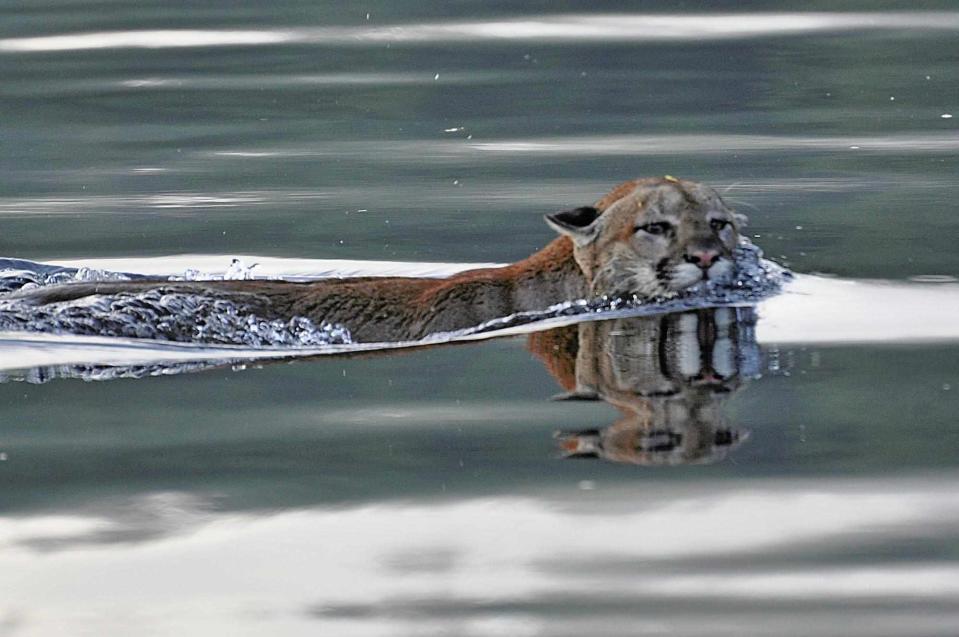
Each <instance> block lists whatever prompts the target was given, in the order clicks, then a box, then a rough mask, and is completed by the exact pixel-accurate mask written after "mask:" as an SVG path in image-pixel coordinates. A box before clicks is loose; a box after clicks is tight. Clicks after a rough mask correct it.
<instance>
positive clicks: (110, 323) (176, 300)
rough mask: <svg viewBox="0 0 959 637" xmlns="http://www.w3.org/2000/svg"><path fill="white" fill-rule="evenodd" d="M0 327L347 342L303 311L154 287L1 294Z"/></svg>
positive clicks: (275, 342)
mask: <svg viewBox="0 0 959 637" xmlns="http://www.w3.org/2000/svg"><path fill="white" fill-rule="evenodd" d="M0 330H24V331H31V332H48V333H54V334H61V333H69V334H79V335H87V336H115V337H122V338H140V339H152V340H160V341H179V342H191V343H204V344H211V345H243V346H247V347H254V348H262V347H321V346H325V345H335V344H347V343H350V342H351V338H350V333H349V331H348V330H346V329H345V328H343V327H342V326H339V325H332V324H330V323H325V322H324V323H321V324H320V325H315V324H314V323H313V322H312V321H311V320H309V319H307V318H304V317H292V318H290V319H289V320H285V321H284V320H279V319H274V320H268V319H264V318H262V317H259V316H257V315H256V314H255V313H254V310H253V308H251V307H249V306H246V305H243V304H242V303H237V302H235V301H233V300H228V299H226V298H224V297H222V296H218V295H216V294H215V293H213V292H210V293H209V294H204V295H198V294H185V293H182V292H173V291H169V290H168V289H164V288H156V289H151V290H146V291H144V292H138V293H122V294H114V295H95V296H90V297H86V298H83V299H79V300H77V301H69V302H63V303H50V304H48V305H42V306H39V307H38V306H33V305H29V304H26V303H23V302H21V301H18V300H9V299H8V300H0Z"/></svg>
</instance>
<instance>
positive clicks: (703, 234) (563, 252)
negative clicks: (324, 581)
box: [15, 178, 738, 342]
mask: <svg viewBox="0 0 959 637" xmlns="http://www.w3.org/2000/svg"><path fill="white" fill-rule="evenodd" d="M593 208H595V211H594V212H595V213H596V214H598V218H597V219H596V220H595V221H594V222H593V223H592V224H590V226H589V228H584V229H583V231H586V230H588V231H589V232H591V233H592V234H593V235H594V236H592V238H591V239H590V240H589V241H586V240H585V239H583V238H582V237H580V236H578V232H579V229H573V230H572V231H571V232H567V231H565V230H561V234H563V235H565V236H560V237H559V238H557V239H555V240H554V241H552V242H551V243H550V244H548V245H547V246H546V247H545V248H543V249H542V250H540V251H539V252H537V253H535V254H533V255H532V256H530V257H528V258H526V259H523V260H521V261H518V262H516V263H514V264H512V265H509V266H506V267H502V268H484V269H478V270H470V271H466V272H462V273H460V274H457V275H454V276H452V277H449V278H445V279H423V278H406V277H366V278H352V279H326V280H321V281H315V282H308V283H293V282H285V281H201V282H182V283H181V282H168V281H135V282H132V281H127V282H103V283H76V284H69V285H62V286H55V287H50V288H43V289H40V290H35V291H31V292H26V293H21V294H18V295H15V296H17V297H19V298H21V299H22V300H23V301H25V302H30V303H35V304H38V305H40V304H48V303H57V302H65V301H73V300H76V299H80V298H83V297H86V296H90V295H95V294H118V293H130V292H138V291H144V290H149V289H160V290H165V291H170V292H187V293H197V294H204V295H216V296H222V297H224V298H227V299H229V300H231V301H234V302H236V303H238V304H240V305H242V306H244V307H245V308H247V310H248V311H251V312H253V313H255V314H258V315H260V316H262V317H264V318H281V319H288V318H290V317H293V316H304V317H307V318H310V319H312V320H313V321H314V322H316V323H320V322H322V321H327V322H330V323H339V324H342V325H344V326H346V327H347V328H348V329H349V330H350V332H351V334H352V336H353V338H354V340H355V341H357V342H378V341H394V340H413V339H420V338H422V337H424V336H426V335H428V334H431V333H435V332H445V331H451V330H457V329H462V328H466V327H471V326H474V325H478V324H480V323H482V322H484V321H488V320H491V319H494V318H498V317H502V316H507V315H509V314H513V313H516V312H522V311H535V310H543V309H545V308H547V307H549V306H550V305H553V304H556V303H559V302H562V301H564V300H572V299H578V298H584V297H588V296H599V295H602V294H608V295H620V294H638V295H640V296H642V297H658V296H669V295H670V294H673V293H675V292H676V291H677V290H679V289H682V288H683V287H688V285H690V284H691V283H692V282H695V281H692V275H695V277H696V280H697V281H698V280H699V279H701V278H702V276H703V275H702V273H701V272H698V270H699V268H698V267H697V266H692V265H690V264H688V263H683V262H682V250H684V249H685V246H688V245H691V244H694V243H696V242H700V243H709V244H710V246H712V247H716V246H720V247H721V249H722V250H723V254H724V257H725V259H721V260H720V262H722V261H723V260H725V261H728V257H729V253H730V250H731V248H732V246H734V245H735V243H734V240H735V239H736V238H738V234H735V228H733V233H732V234H731V236H730V237H729V239H730V241H732V243H730V242H729V241H727V242H726V243H727V244H729V245H725V244H722V245H721V244H720V243H719V242H717V238H716V237H715V236H714V235H715V233H712V232H710V231H708V227H707V228H706V230H704V226H703V223H704V221H703V219H704V218H705V217H704V215H705V210H706V208H709V209H710V210H712V209H715V210H720V209H721V210H723V211H725V207H724V206H723V205H722V202H721V200H720V199H719V196H718V195H716V193H715V192H714V191H712V190H711V189H709V188H707V187H705V186H701V185H700V184H696V183H694V182H686V181H678V180H674V179H671V178H663V179H640V180H635V181H630V182H626V183H624V184H621V185H620V186H618V187H617V188H615V189H614V190H613V191H612V192H610V193H609V194H607V195H606V196H604V197H603V198H602V199H600V200H599V201H598V202H597V203H596V204H595V205H594V206H593ZM726 213H728V215H730V218H732V217H731V215H732V213H731V212H728V211H725V212H724V214H726ZM710 214H712V213H710ZM664 215H665V216H669V217H670V218H671V219H673V220H675V221H676V234H677V236H676V237H673V238H672V240H671V242H670V243H669V245H665V244H664V242H662V241H658V242H654V243H655V245H652V244H650V242H649V241H648V239H649V238H648V237H640V238H637V234H639V233H637V232H636V228H635V226H636V224H637V220H638V219H639V220H641V219H643V218H645V217H654V216H655V217H656V218H659V217H664ZM664 218H665V217H664ZM551 225H552V224H551ZM554 227H555V226H554ZM733 235H735V236H733ZM660 244H663V245H660ZM714 244H715V245H714ZM646 252H655V253H656V255H657V256H656V257H655V258H654V259H651V258H650V257H649V255H647V254H646ZM718 265H719V263H717V264H716V266H714V267H717V266H718ZM689 268H694V269H695V270H697V272H692V271H690V270H689Z"/></svg>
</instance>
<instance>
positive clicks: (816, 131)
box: [0, 0, 959, 636]
mask: <svg viewBox="0 0 959 637" xmlns="http://www.w3.org/2000/svg"><path fill="white" fill-rule="evenodd" d="M792 8H793V7H787V6H785V5H783V4H782V3H776V2H752V3H747V4H739V3H721V4H710V5H709V6H706V5H705V4H697V3H685V4H683V5H682V6H674V5H673V4H672V3H644V4H643V6H642V7H638V8H637V7H636V6H634V5H633V4H628V3H615V2H598V3H591V4H590V5H589V6H583V5H579V4H576V3H529V4H525V5H522V6H513V5H509V4H508V3H490V4H484V3H473V2H461V3H416V4H413V3H376V2H374V3H365V4H355V5H334V4H332V3H307V2H295V1H281V2H277V3H272V4H266V3H257V4H252V5H249V4H248V5H244V6H234V5H231V4H228V3H203V4H202V6H199V5H196V4H191V3H169V2H138V3H130V4H127V3H114V2H86V3H80V2H72V1H52V0H44V1H42V2H29V3H27V2H7V3H4V4H3V5H2V6H0V79H2V81H0V113H2V117H0V140H2V141H0V145H2V146H0V147H2V152H0V169H2V172H3V177H4V178H3V180H2V181H0V221H2V224H3V225H2V228H3V230H2V232H0V254H2V255H3V256H11V257H21V258H27V259H33V260H38V261H43V260H54V259H65V258H72V259H81V260H82V259H84V258H90V259H93V258H97V257H111V256H137V257H149V256H155V257H161V256H165V255H172V254H180V253H205V254H210V253H223V254H224V255H230V254H252V255H264V256H286V257H304V258H307V257H308V258H348V259H375V260H405V261H444V262H458V261H483V262H505V261H511V260H515V259H518V258H522V257H524V256H526V255H527V254H529V253H530V252H531V251H533V250H535V249H538V248H539V247H541V246H542V245H544V244H545V243H546V242H548V241H549V240H550V239H551V231H550V230H549V229H548V228H547V227H546V226H545V224H544V223H543V222H542V218H541V215H542V214H544V213H547V212H552V211H555V210H557V209H561V208H564V207H570V206H578V205H583V204H587V203H590V202H592V201H594V200H595V199H597V198H598V197H599V196H600V195H602V194H603V193H604V192H605V191H606V190H608V189H609V188H611V187H612V186H613V185H615V184H616V183H618V182H619V181H623V180H625V179H628V178H632V177H635V176H639V175H662V174H673V175H676V176H681V177H685V178H690V179H696V180H700V181H704V182H706V183H710V184H712V185H715V186H716V187H717V188H720V189H725V188H728V190H727V191H726V193H727V194H726V197H727V198H728V199H729V200H730V201H732V202H734V203H735V205H736V206H737V207H738V209H739V210H740V211H742V212H745V213H747V214H748V215H749V216H750V218H751V223H750V226H749V230H748V232H749V234H750V235H751V236H753V237H754V240H755V241H756V242H757V243H758V244H760V245H761V246H763V247H764V248H765V250H766V252H767V255H769V256H771V257H773V258H775V259H777V260H778V261H780V262H783V263H786V264H788V265H790V266H791V267H792V268H794V269H795V270H797V271H800V272H823V273H829V274H834V275H837V276H842V277H851V278H889V279H897V280H906V279H909V278H911V277H921V276H927V275H938V276H945V277H956V276H959V252H957V251H956V250H955V238H956V236H959V217H957V216H956V215H955V205H954V202H955V200H956V198H957V195H959V182H957V181H956V179H955V174H956V163H957V159H956V157H957V153H956V151H957V148H959V137H957V131H956V126H957V124H956V122H957V121H959V93H957V88H956V87H957V86H959V84H957V81H959V65H957V61H959V46H957V39H956V37H957V31H959V27H957V26H956V24H957V21H959V14H956V13H954V12H951V11H952V9H953V8H954V7H953V6H952V4H951V3H946V2H941V3H935V2H923V3H919V4H908V5H907V4H906V3H895V2H883V3H847V5H844V7H843V8H844V9H846V10H848V11H873V12H879V11H883V12H889V11H896V10H899V11H909V12H912V13H909V14H906V15H905V16H898V17H897V16H895V15H892V16H891V17H890V14H889V13H878V14H876V15H875V16H873V18H877V17H878V18H879V20H878V22H880V23H883V24H885V23H884V22H883V20H887V21H891V22H892V23H896V22H900V23H902V28H895V24H893V25H892V26H886V27H877V26H875V25H874V24H873V25H872V26H870V21H869V19H863V20H860V22H859V23H858V26H854V27H843V28H833V27H828V28H827V27H816V28H810V29H809V30H800V31H798V32H786V33H781V32H778V31H770V30H769V28H768V27H767V29H766V31H764V32H757V33H753V34H744V33H742V32H738V33H736V34H733V35H730V36H729V37H724V38H713V37H706V36H705V35H704V34H703V32H702V31H701V30H700V31H696V30H695V29H693V31H692V32H691V33H687V34H686V35H677V36H676V37H675V38H674V39H661V38H658V37H653V36H650V35H643V33H646V32H645V31H641V30H637V33H636V34H634V35H632V36H629V35H626V36H624V35H623V34H622V30H619V31H617V33H619V35H616V36H613V35H603V33H600V34H599V35H595V36H590V37H588V38H585V39H577V38H573V37H560V36H553V37H538V36H537V37H534V36H531V35H523V34H524V33H527V34H528V33H529V31H520V30H517V29H513V30H509V29H507V31H505V32H504V31H502V30H500V31H496V33H497V34H499V35H495V36H482V37H479V36H469V37H467V36H464V35H462V34H460V35H453V36H449V35H442V32H440V35H435V34H436V33H437V32H438V31H437V30H436V29H432V30H429V29H427V30H424V29H423V25H449V24H467V25H469V24H476V23H494V22H497V21H503V20H507V21H508V20H524V19H525V20H529V21H533V22H534V23H536V24H540V26H539V27H535V26H534V27H531V28H532V30H533V32H536V28H540V29H542V28H543V27H542V24H541V22H542V21H541V20H539V19H540V18H542V17H543V16H549V15H554V14H562V15H568V14H577V15H584V16H587V15H590V14H591V15H592V16H593V17H596V16H608V15H611V14H617V15H618V14H623V13H625V14H630V15H632V16H633V18H632V19H635V20H637V21H638V22H636V23H635V24H636V25H638V26H637V29H639V27H641V26H642V20H641V19H640V18H636V17H635V16H639V15H645V14H663V15H668V16H674V17H675V16H679V17H682V16H684V15H689V14H697V15H699V14H704V15H703V17H702V18H701V21H700V26H702V24H713V23H710V22H709V21H708V19H709V18H710V17H712V18H715V17H716V16H717V15H719V13H723V14H725V12H727V11H735V12H738V13H739V14H740V18H741V20H743V21H745V20H747V19H753V18H755V17H756V16H760V17H762V16H765V17H766V19H769V16H770V15H771V16H772V17H773V19H774V22H775V24H786V25H789V24H796V22H795V21H797V20H798V19H799V18H797V17H795V16H793V17H791V18H790V17H782V18H776V16H777V15H778V14H776V13H775V12H777V11H789V10H790V9H792ZM803 9H804V10H814V9H819V10H822V11H830V10H834V6H833V5H831V4H826V3H813V4H812V5H809V6H804V7H803ZM929 11H946V12H949V13H943V14H941V15H937V16H935V18H934V19H933V20H932V21H931V22H930V21H928V20H927V21H926V23H922V24H918V23H916V21H915V18H916V16H919V17H920V18H921V17H922V16H923V15H924V14H923V12H929ZM673 12H682V13H673ZM367 13H369V14H370V17H369V20H367V17H366V16H367ZM816 15H818V16H820V18H822V20H824V21H825V22H822V23H820V24H827V25H828V24H831V23H830V22H829V20H830V17H832V18H836V17H837V14H816ZM927 17H928V16H927ZM587 22H588V21H584V20H579V21H577V20H576V19H572V20H571V23H572V24H573V25H574V29H573V31H574V33H575V32H576V28H575V25H576V24H580V26H581V28H583V27H582V25H583V24H586V23H587ZM613 22H616V20H614V21H613ZM873 22H876V20H873ZM628 24H634V23H628ZM401 26H402V27H404V29H406V30H405V31H404V30H402V29H397V30H394V31H391V32H390V33H392V34H393V35H391V36H389V37H380V38H379V39H377V38H370V37H369V33H370V32H369V31H368V30H369V29H375V28H379V27H401ZM674 26H675V25H674ZM680 26H681V27H682V28H684V29H688V28H689V23H680ZM694 26H695V24H694ZM603 28H606V29H609V28H610V27H609V25H608V24H607V25H606V26H605V27H603ZM676 28H678V27H676ZM159 29H194V30H201V31H203V30H205V31H213V32H223V31H236V30H240V31H244V32H255V33H260V34H262V33H264V32H266V33H268V34H273V36H276V34H280V35H282V36H283V37H275V38H274V40H273V41H270V42H268V43H261V44H255V43H249V42H248V43H245V44H244V43H238V44H228V45H223V46H212V45H210V44H209V43H207V44H202V43H201V44H197V45H195V46H182V47H171V46H168V44H169V43H170V42H171V41H172V40H171V39H170V38H171V37H172V36H169V35H167V36H162V35H161V36H152V35H150V34H147V33H140V34H138V35H135V36H131V37H133V38H134V40H135V39H136V38H144V41H146V40H148V39H149V38H153V37H158V38H159V40H157V42H158V43H159V44H156V45H154V46H152V47H149V48H138V47H134V48H129V47H126V48H125V47H107V46H105V44H108V43H109V42H110V41H111V40H110V39H109V37H108V36H109V34H111V33H112V34H116V33H123V32H132V31H137V32H145V31H151V30H159ZM314 29H326V31H319V32H314V31H311V30H314ZM417 29H419V30H417ZM665 29H666V27H661V28H660V29H654V30H653V31H651V33H653V35H656V33H660V34H661V33H662V32H663V31H664V30H665ZM494 30H495V29H494ZM487 32H488V31H487ZM84 33H87V34H89V33H100V34H101V35H100V36H97V37H94V38H93V39H92V40H87V41H86V42H88V43H89V42H94V43H96V42H99V44H97V46H100V47H101V48H89V47H88V45H82V44H77V43H76V41H75V42H74V43H73V44H69V43H68V44H67V45H56V46H54V44H56V43H53V44H51V41H49V40H46V41H45V40H40V41H34V43H33V44H32V45H30V46H33V47H34V48H33V50H23V49H24V47H25V46H26V45H27V44H30V43H29V42H27V41H26V40H24V38H31V37H46V36H53V35H62V34H84ZM404 33H406V34H408V33H419V34H423V33H427V36H422V37H420V39H419V40H418V41H410V39H409V38H407V37H405V36H404V35H403V34H404ZM457 33H460V32H457ZM604 33H605V32H604ZM102 34H107V35H102ZM291 34H292V35H291ZM429 34H434V35H429ZM110 37H112V36H110ZM164 42H166V43H167V44H164ZM57 47H60V48H59V49H58V48H57ZM893 98H894V99H893ZM944 114H952V115H955V116H956V117H954V118H943V117H942V115H944ZM451 129H456V130H451ZM760 320H762V319H760ZM957 354H959V349H957V346H956V345H955V344H932V343H929V344H896V343H890V344H886V345H881V346H880V345H842V344H837V345H835V346H829V347H824V346H809V347H805V348H801V347H787V346H781V347H776V346H774V345H765V346H764V351H763V365H764V374H763V377H762V378H759V379H755V380H751V381H749V382H748V383H746V385H745V386H744V387H742V388H740V389H739V390H738V391H737V392H735V393H734V394H733V395H731V396H729V398H728V400H727V401H726V403H725V404H724V413H725V417H726V418H727V419H728V421H729V422H730V423H731V424H732V425H734V426H735V427H737V428H739V429H742V430H748V432H749V437H748V439H746V440H744V441H743V442H742V443H741V444H740V445H739V446H738V447H736V448H735V449H731V450H730V451H729V453H728V454H727V455H726V456H725V457H724V458H722V459H719V460H718V461H716V462H713V463H709V464H692V465H674V466H641V465H633V464H617V463H614V462H608V461H603V460H598V459H592V460H590V459H582V460H574V459H568V460H560V459H558V458H557V456H558V451H557V447H556V442H555V440H554V438H553V436H554V433H555V432H556V431H559V430H586V429H592V428H597V427H606V426H608V425H610V424H611V423H613V421H615V420H616V419H617V417H618V416H617V412H616V411H615V410H614V409H613V408H612V407H611V406H609V405H608V404H605V403H603V402H555V401H550V400H549V398H550V397H551V396H553V395H554V394H556V393H558V392H560V391H562V388H561V387H559V386H558V385H557V383H556V381H555V380H554V378H552V377H551V375H550V374H549V373H548V372H547V370H546V369H545V368H544V366H543V365H542V364H541V362H539V361H538V360H536V359H535V358H534V357H533V355H532V354H530V353H529V352H528V351H527V349H526V344H525V340H524V339H522V338H513V339H503V340H494V341H489V342H484V343H477V344H470V345H457V346H453V347H447V348H435V349H429V350H423V351H417V352H409V353H405V354H402V355H397V356H366V357H355V358H335V359H329V360H320V361H315V362H309V363H305V362H304V363H297V364H273V365H266V366H264V367H263V368H261V369H247V370H243V371H233V370H230V369H218V370H213V371H208V372H203V373H198V374H184V375H178V376H170V377H159V378H147V379H141V380H117V381H111V382H99V383H97V382H83V381H79V380H55V381H52V382H49V383H46V384H39V385H38V384H29V383H24V382H5V383H2V384H0V454H3V455H0V458H2V460H0V515H2V518H0V635H7V634H9V635H18V636H19V635H64V634H111V635H112V634H116V635H126V634H131V633H146V634H149V633H153V634H177V635H183V634H190V635H194V634H195V635H210V634H233V635H239V634H251V635H252V634H264V633H267V634H317V633H320V634H330V635H426V634H430V635H433V634H442V635H484V636H485V635H540V634H542V635H581V634H584V633H592V634H597V635H633V634H651V635H811V634H816V635H835V634H843V635H907V634H908V635H952V634H955V626H956V625H957V621H959V564H957V558H959V495H957V494H956V489H955V484H956V482H955V481H956V476H957V475H959V471H957V470H959V463H957V460H956V449H957V446H959V437H957V433H956V425H957V422H956V420H957V418H956V414H957V413H959V356H957Z"/></svg>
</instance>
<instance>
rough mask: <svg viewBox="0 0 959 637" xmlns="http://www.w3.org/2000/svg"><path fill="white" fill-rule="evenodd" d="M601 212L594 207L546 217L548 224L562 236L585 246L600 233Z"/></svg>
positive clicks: (574, 209) (556, 213)
mask: <svg viewBox="0 0 959 637" xmlns="http://www.w3.org/2000/svg"><path fill="white" fill-rule="evenodd" d="M599 215H600V213H599V210H597V209H596V208H594V207H593V206H583V207H582V208H573V209H572V210H564V211H562V212H554V213H553V214H550V215H546V216H545V219H546V223H548V224H549V227H550V228H552V229H553V230H555V231H556V232H558V233H560V234H564V235H566V236H567V237H569V238H570V239H572V240H573V243H575V244H576V245H578V246H583V245H586V244H587V243H589V242H590V241H592V240H593V239H595V238H596V235H597V234H598V231H599V223H598V221H597V220H598V219H599Z"/></svg>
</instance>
